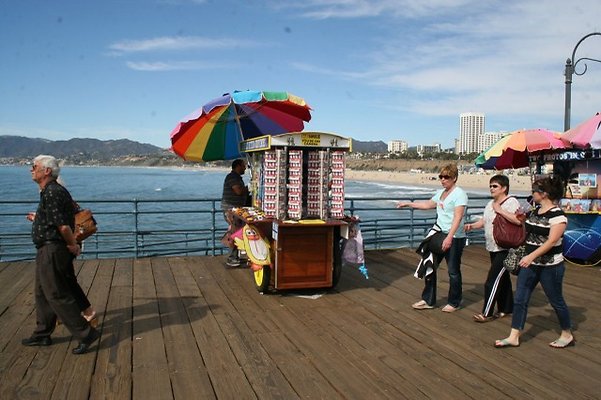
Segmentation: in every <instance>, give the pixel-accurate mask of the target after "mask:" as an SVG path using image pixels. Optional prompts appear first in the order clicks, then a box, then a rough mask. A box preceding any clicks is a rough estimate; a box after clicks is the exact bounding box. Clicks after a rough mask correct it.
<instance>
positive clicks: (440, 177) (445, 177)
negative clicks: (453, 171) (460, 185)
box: [438, 175, 451, 180]
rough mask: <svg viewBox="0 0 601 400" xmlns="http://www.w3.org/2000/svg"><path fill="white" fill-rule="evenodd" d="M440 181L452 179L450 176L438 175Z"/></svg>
mask: <svg viewBox="0 0 601 400" xmlns="http://www.w3.org/2000/svg"><path fill="white" fill-rule="evenodd" d="M438 179H447V180H448V179H451V176H450V175H438Z"/></svg>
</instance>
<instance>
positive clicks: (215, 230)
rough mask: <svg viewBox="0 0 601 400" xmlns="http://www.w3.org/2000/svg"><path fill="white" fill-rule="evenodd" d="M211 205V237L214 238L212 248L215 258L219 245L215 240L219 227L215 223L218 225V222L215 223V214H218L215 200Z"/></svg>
mask: <svg viewBox="0 0 601 400" xmlns="http://www.w3.org/2000/svg"><path fill="white" fill-rule="evenodd" d="M211 204H212V206H211V233H212V234H211V237H212V240H213V243H212V246H211V247H212V248H211V254H212V255H213V256H215V255H216V254H217V252H216V250H217V249H216V247H215V246H216V245H217V241H216V240H215V234H216V233H217V227H216V226H215V223H216V221H215V212H216V208H215V200H213V201H212V202H211Z"/></svg>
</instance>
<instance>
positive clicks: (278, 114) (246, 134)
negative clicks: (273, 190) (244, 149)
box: [171, 90, 311, 161]
mask: <svg viewBox="0 0 601 400" xmlns="http://www.w3.org/2000/svg"><path fill="white" fill-rule="evenodd" d="M310 110H311V108H310V107H309V106H308V105H307V103H306V102H305V100H303V99H302V98H300V97H297V96H294V95H292V94H290V93H287V92H260V91H251V90H246V91H235V92H233V93H231V94H230V93H226V94H224V95H223V96H221V97H219V98H216V99H214V100H211V101H210V102H208V103H207V104H205V105H204V106H202V107H201V108H200V109H198V110H196V111H194V112H193V113H192V114H190V115H189V116H188V117H186V118H184V119H183V120H182V121H181V122H180V123H178V124H177V126H176V127H175V129H173V131H172V132H171V149H172V150H173V152H174V153H175V154H177V155H178V156H180V157H182V158H183V159H185V160H191V161H213V160H232V159H235V158H238V157H240V151H239V149H238V144H239V143H240V142H241V141H242V140H246V139H251V138H254V137H257V136H263V135H278V134H281V133H286V132H298V131H302V130H303V128H304V122H308V121H309V120H311V113H310Z"/></svg>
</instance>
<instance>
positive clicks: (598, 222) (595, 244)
mask: <svg viewBox="0 0 601 400" xmlns="http://www.w3.org/2000/svg"><path fill="white" fill-rule="evenodd" d="M537 161H538V165H539V166H544V167H545V169H546V170H545V171H539V172H547V173H548V172H552V173H553V174H554V175H558V176H560V177H561V178H562V179H563V180H564V182H566V192H565V197H564V198H563V199H561V202H560V206H561V208H562V209H563V210H564V212H565V213H566V215H567V217H568V226H567V228H566V231H565V234H564V237H563V253H564V256H565V257H566V258H567V259H568V260H569V261H571V262H572V263H575V264H582V265H598V264H599V263H601V149H586V150H579V149H570V150H565V151H561V152H555V153H551V154H544V155H543V156H541V157H540V159H539V160H537Z"/></svg>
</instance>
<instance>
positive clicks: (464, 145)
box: [459, 113, 485, 154]
mask: <svg viewBox="0 0 601 400" xmlns="http://www.w3.org/2000/svg"><path fill="white" fill-rule="evenodd" d="M484 125H485V117H484V114H482V113H462V114H460V115H459V153H461V154H465V153H476V152H478V135H480V134H483V133H484Z"/></svg>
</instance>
